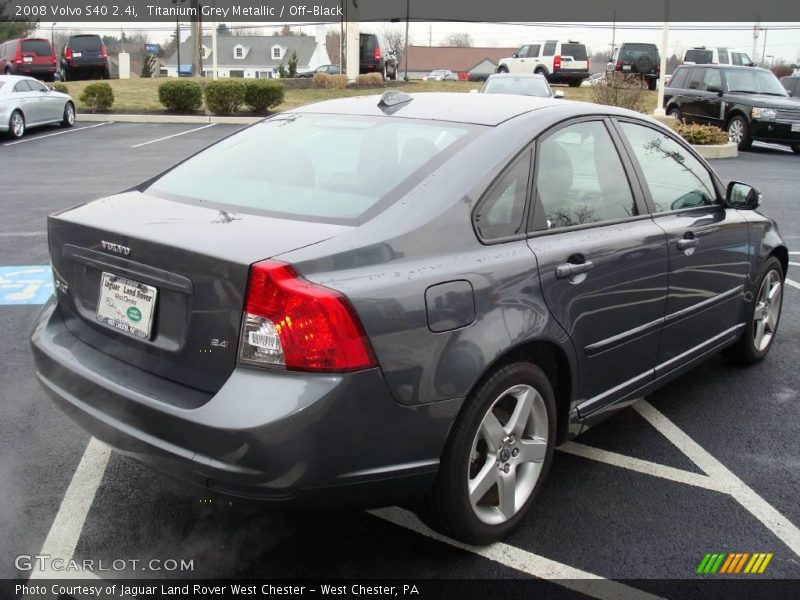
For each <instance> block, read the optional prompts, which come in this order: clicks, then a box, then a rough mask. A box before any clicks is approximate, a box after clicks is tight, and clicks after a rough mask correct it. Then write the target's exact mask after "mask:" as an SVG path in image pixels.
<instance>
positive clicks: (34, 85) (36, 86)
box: [28, 81, 47, 92]
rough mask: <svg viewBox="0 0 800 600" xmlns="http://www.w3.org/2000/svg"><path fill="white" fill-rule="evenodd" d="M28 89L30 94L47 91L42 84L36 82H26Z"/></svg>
mask: <svg viewBox="0 0 800 600" xmlns="http://www.w3.org/2000/svg"><path fill="white" fill-rule="evenodd" d="M28 87H30V89H31V91H32V92H46V91H47V86H45V85H44V84H43V83H40V82H38V81H28Z"/></svg>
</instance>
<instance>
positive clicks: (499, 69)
mask: <svg viewBox="0 0 800 600" xmlns="http://www.w3.org/2000/svg"><path fill="white" fill-rule="evenodd" d="M497 72H498V73H508V67H507V66H505V65H500V66H499V67H497Z"/></svg>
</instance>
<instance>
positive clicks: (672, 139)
mask: <svg viewBox="0 0 800 600" xmlns="http://www.w3.org/2000/svg"><path fill="white" fill-rule="evenodd" d="M759 200H760V195H759V193H758V191H757V190H755V189H754V188H751V187H750V186H747V185H745V184H741V183H732V184H731V185H730V186H728V188H727V190H726V189H725V188H723V186H722V184H721V183H720V181H719V179H718V178H717V176H716V175H715V174H714V173H713V171H711V169H710V168H709V167H708V166H707V165H706V164H705V163H704V162H703V161H702V160H701V159H700V158H698V157H697V155H696V154H695V153H694V152H693V151H692V149H691V148H690V147H689V146H687V145H686V144H685V143H684V142H683V141H682V140H681V139H680V138H678V137H676V136H675V134H673V133H672V132H671V131H670V130H668V129H666V128H664V127H662V126H660V125H659V124H657V123H655V122H653V121H651V120H649V119H647V118H645V117H642V116H641V115H639V114H637V113H633V112H629V111H625V110H619V109H614V108H609V107H603V106H595V105H592V104H587V103H573V102H566V101H561V100H547V99H537V98H529V97H520V96H504V95H485V94H419V95H413V96H409V95H406V94H402V93H397V92H394V93H392V92H389V93H387V94H386V95H384V97H383V98H379V97H361V98H349V99H341V100H333V101H329V102H324V103H320V104H315V105H312V106H307V107H304V108H299V109H296V110H292V111H288V112H286V113H281V114H279V115H276V116H274V117H272V118H269V119H266V120H265V121H263V122H261V123H259V124H257V125H254V126H252V127H249V128H247V129H245V130H243V131H241V132H239V133H237V134H234V135H232V136H230V137H227V138H225V139H223V140H221V141H220V142H218V143H216V144H214V145H213V146H211V147H209V148H208V149H206V150H203V151H202V152H200V153H198V154H197V155H195V156H193V157H190V158H189V159H188V160H186V161H184V162H183V163H180V164H178V165H176V166H175V167H173V168H172V169H170V170H168V171H167V172H165V173H163V174H161V175H159V176H158V177H156V178H154V179H153V180H150V181H147V182H145V183H143V184H142V185H140V186H138V187H137V188H136V189H132V190H129V191H127V192H125V193H121V194H118V195H115V196H111V197H108V198H104V199H101V200H97V201H94V202H91V203H89V204H85V205H83V206H79V207H76V208H72V209H69V210H66V211H63V212H61V213H57V214H54V215H52V216H51V217H50V218H49V221H48V232H49V246H50V255H51V259H52V266H53V275H54V278H55V286H56V290H57V291H56V295H55V297H54V298H53V299H52V300H51V301H50V302H49V303H48V304H47V305H46V307H45V308H44V310H43V311H42V313H41V316H40V317H39V319H38V323H37V325H36V327H35V329H34V332H33V335H32V346H33V352H34V356H35V358H36V367H37V375H38V377H39V379H40V380H41V382H42V384H43V386H44V387H45V388H46V389H47V390H48V391H49V392H50V393H51V395H52V396H53V398H54V399H55V401H56V402H57V404H58V405H59V406H60V407H61V408H62V409H63V410H64V411H65V412H67V413H68V414H69V415H70V416H71V417H72V418H73V419H74V420H75V421H77V422H78V423H80V424H81V425H82V426H83V427H84V428H85V429H86V430H88V431H89V432H91V434H92V435H94V436H96V437H97V438H99V439H101V440H103V441H105V442H107V443H109V444H111V445H112V446H113V447H114V448H116V449H118V450H119V451H120V452H122V453H125V454H128V455H130V456H133V457H135V458H136V459H138V460H140V461H142V462H144V463H146V464H148V465H151V466H152V467H154V468H156V469H159V470H161V471H164V472H166V473H169V474H171V475H173V476H176V477H179V478H181V479H183V480H186V481H191V482H195V483H197V484H199V485H202V486H206V487H207V488H210V489H211V490H215V491H218V492H223V493H226V494H233V495H237V496H244V497H257V498H264V499H273V500H288V499H292V501H293V502H299V501H303V500H304V499H311V500H312V501H319V499H325V501H326V502H327V501H329V500H330V499H331V498H334V497H335V498H336V499H337V500H341V498H348V499H349V500H350V501H353V502H359V503H364V504H373V505H378V504H386V503H393V502H398V501H401V500H404V499H406V498H409V497H415V496H425V497H426V499H427V500H426V502H424V503H423V504H424V507H425V508H424V510H423V513H424V515H425V516H426V519H427V520H428V522H430V523H432V524H433V525H434V526H436V527H438V528H439V529H440V530H442V531H444V532H445V533H448V534H449V535H452V536H454V537H457V538H459V539H462V540H465V541H468V542H473V543H485V542H488V541H491V540H495V539H498V538H500V537H502V536H504V535H506V534H507V533H508V532H509V531H510V530H511V529H512V528H513V527H514V526H515V525H517V524H518V523H519V521H520V520H521V518H522V516H523V515H524V513H525V512H526V511H527V509H528V508H529V507H530V505H531V504H532V502H533V499H534V497H535V495H536V492H537V490H538V489H539V487H540V486H541V485H542V482H543V481H544V478H545V475H546V472H547V469H548V466H549V464H550V462H551V458H552V453H553V448H554V445H555V444H557V443H560V442H561V441H563V440H565V439H567V438H569V437H571V436H574V435H576V434H578V433H580V432H581V431H582V430H584V429H585V428H586V427H588V426H591V425H592V424H594V423H595V422H597V421H598V420H599V419H601V418H603V417H605V416H607V415H609V414H611V413H612V412H613V411H615V410H618V409H620V408H622V407H624V406H626V405H628V404H629V403H630V402H632V401H633V400H634V399H636V398H639V397H641V396H642V395H644V394H648V393H650V392H651V391H653V390H654V389H655V388H657V387H659V386H661V385H663V384H664V383H665V382H666V381H668V380H669V379H671V378H673V377H675V376H677V375H678V374H680V373H683V372H684V371H686V370H687V369H689V368H690V367H692V366H693V365H695V364H697V363H698V362H700V361H702V360H703V359H705V358H706V357H708V356H709V355H710V354H712V353H714V352H717V351H718V350H721V349H723V348H726V352H727V353H728V354H729V355H730V356H731V357H732V358H735V359H737V360H739V361H741V362H754V361H757V360H759V359H761V358H762V357H763V356H764V355H765V354H766V353H767V351H768V350H769V348H770V346H771V343H772V341H773V339H774V335H775V332H776V330H777V326H778V320H779V317H780V308H781V297H782V294H781V290H782V284H783V280H784V276H785V272H786V269H787V266H788V252H787V248H786V246H785V245H784V243H783V241H782V240H781V238H780V236H779V233H778V230H777V228H776V225H775V223H773V222H772V221H771V220H770V219H768V218H766V217H765V216H764V215H762V214H761V213H759V212H758V211H756V210H753V209H755V208H756V207H757V206H758V203H759ZM118 248H126V249H129V252H127V253H125V252H122V253H120V252H118V251H117V249H118ZM329 492H334V493H329Z"/></svg>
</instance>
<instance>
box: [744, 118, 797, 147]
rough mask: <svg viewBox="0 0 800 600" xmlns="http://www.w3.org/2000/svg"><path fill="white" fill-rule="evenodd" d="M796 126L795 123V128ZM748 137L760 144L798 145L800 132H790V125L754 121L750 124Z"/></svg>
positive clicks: (786, 123) (788, 123)
mask: <svg viewBox="0 0 800 600" xmlns="http://www.w3.org/2000/svg"><path fill="white" fill-rule="evenodd" d="M797 126H798V124H797V123H795V127H797ZM750 135H751V136H752V137H753V139H756V140H758V141H760V142H769V143H773V144H800V131H792V123H790V122H786V121H784V122H781V121H761V120H757V119H754V120H752V121H751V122H750Z"/></svg>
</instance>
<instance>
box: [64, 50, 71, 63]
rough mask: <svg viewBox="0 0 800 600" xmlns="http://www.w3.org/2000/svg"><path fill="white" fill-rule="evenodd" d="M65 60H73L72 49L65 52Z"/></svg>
mask: <svg viewBox="0 0 800 600" xmlns="http://www.w3.org/2000/svg"><path fill="white" fill-rule="evenodd" d="M64 58H65V59H66V60H68V61H71V60H72V48H66V49H65V50H64Z"/></svg>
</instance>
